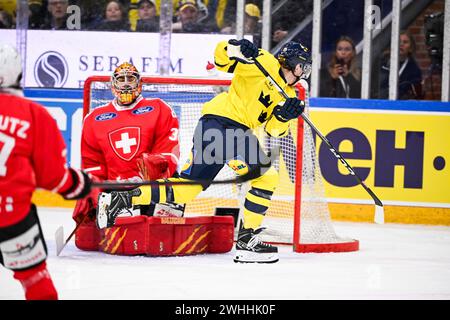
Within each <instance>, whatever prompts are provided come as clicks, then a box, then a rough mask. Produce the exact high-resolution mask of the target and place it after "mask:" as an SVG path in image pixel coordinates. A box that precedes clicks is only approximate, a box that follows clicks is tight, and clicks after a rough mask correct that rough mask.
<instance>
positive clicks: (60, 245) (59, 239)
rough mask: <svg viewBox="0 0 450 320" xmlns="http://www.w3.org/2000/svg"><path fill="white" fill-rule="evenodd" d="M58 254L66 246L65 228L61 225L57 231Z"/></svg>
mask: <svg viewBox="0 0 450 320" xmlns="http://www.w3.org/2000/svg"><path fill="white" fill-rule="evenodd" d="M55 242H56V255H57V256H59V254H60V253H61V251H62V249H63V248H64V228H63V226H60V227H59V228H58V229H57V230H56V232H55Z"/></svg>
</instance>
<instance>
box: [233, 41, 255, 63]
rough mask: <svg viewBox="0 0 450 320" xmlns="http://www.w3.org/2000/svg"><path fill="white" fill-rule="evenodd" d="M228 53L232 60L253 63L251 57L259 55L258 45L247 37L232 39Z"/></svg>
mask: <svg viewBox="0 0 450 320" xmlns="http://www.w3.org/2000/svg"><path fill="white" fill-rule="evenodd" d="M227 54H228V57H229V58H230V59H231V60H237V61H239V62H242V63H252V62H251V61H250V59H254V58H256V57H257V56H258V47H257V46H256V45H255V44H254V43H252V42H251V41H249V40H247V39H242V40H236V39H231V40H229V41H228V47H227Z"/></svg>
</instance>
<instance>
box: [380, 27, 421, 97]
mask: <svg viewBox="0 0 450 320" xmlns="http://www.w3.org/2000/svg"><path fill="white" fill-rule="evenodd" d="M415 50H416V44H415V41H414V38H413V37H412V36H411V35H410V34H409V33H408V32H407V31H402V32H400V46H399V71H398V74H399V79H398V99H399V100H408V99H422V98H423V93H422V71H421V70H420V68H419V66H418V65H417V62H416V60H415V59H414V54H415ZM389 69H390V52H389V50H388V51H386V52H385V53H384V55H383V58H382V63H381V70H380V93H379V98H381V99H387V98H389Z"/></svg>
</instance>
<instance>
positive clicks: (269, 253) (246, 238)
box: [234, 227, 278, 263]
mask: <svg viewBox="0 0 450 320" xmlns="http://www.w3.org/2000/svg"><path fill="white" fill-rule="evenodd" d="M264 229H265V228H257V229H255V230H253V229H244V228H243V227H241V228H240V230H239V235H238V239H237V241H236V257H235V258H234V262H242V263H254V262H258V263H274V262H277V261H278V248H277V247H274V246H272V245H270V244H268V243H265V242H263V241H262V240H261V239H260V235H259V234H260V233H261V232H262V231H263V230H264Z"/></svg>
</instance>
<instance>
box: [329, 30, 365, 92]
mask: <svg viewBox="0 0 450 320" xmlns="http://www.w3.org/2000/svg"><path fill="white" fill-rule="evenodd" d="M355 58H356V48H355V44H354V42H353V40H352V39H351V38H350V37H347V36H342V37H340V38H339V39H338V40H337V41H336V49H335V51H334V53H333V54H332V57H331V60H330V62H329V63H328V66H327V67H326V68H325V69H323V70H322V71H321V75H320V84H321V85H320V96H321V97H336V98H360V97H361V82H360V81H361V70H360V68H358V67H357V65H356V59H355Z"/></svg>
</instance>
